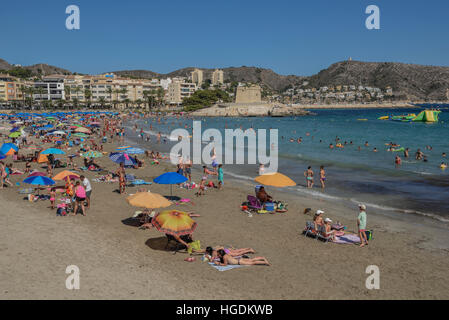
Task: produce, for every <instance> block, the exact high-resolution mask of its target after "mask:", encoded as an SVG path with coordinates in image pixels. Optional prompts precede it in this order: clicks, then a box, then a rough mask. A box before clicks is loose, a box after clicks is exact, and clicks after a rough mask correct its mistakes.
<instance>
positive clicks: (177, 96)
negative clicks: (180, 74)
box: [167, 79, 198, 104]
mask: <svg viewBox="0 0 449 320" xmlns="http://www.w3.org/2000/svg"><path fill="white" fill-rule="evenodd" d="M197 88H198V87H197V85H196V84H195V83H190V82H185V81H184V80H178V79H173V81H172V83H170V84H169V86H168V96H167V100H168V103H170V104H181V103H182V100H184V99H185V98H188V97H190V96H191V95H192V94H193V93H194V92H195V91H196V90H197Z"/></svg>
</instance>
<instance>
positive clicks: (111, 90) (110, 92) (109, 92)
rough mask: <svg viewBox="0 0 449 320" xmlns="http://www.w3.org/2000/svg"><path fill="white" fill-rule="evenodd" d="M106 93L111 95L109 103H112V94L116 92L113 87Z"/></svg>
mask: <svg viewBox="0 0 449 320" xmlns="http://www.w3.org/2000/svg"><path fill="white" fill-rule="evenodd" d="M106 92H107V93H108V94H109V102H111V101H112V93H113V92H114V90H113V89H112V88H111V87H109V88H108V89H107V90H106Z"/></svg>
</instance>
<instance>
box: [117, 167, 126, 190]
mask: <svg viewBox="0 0 449 320" xmlns="http://www.w3.org/2000/svg"><path fill="white" fill-rule="evenodd" d="M116 174H117V175H118V181H119V192H120V194H122V193H125V189H126V178H125V177H126V176H125V164H124V163H123V162H120V167H119V168H118V169H117V172H116Z"/></svg>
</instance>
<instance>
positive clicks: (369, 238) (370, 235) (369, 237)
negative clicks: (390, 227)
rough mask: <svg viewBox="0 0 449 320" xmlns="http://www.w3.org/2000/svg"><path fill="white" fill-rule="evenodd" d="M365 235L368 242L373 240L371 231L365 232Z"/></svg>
mask: <svg viewBox="0 0 449 320" xmlns="http://www.w3.org/2000/svg"><path fill="white" fill-rule="evenodd" d="M365 235H366V239H367V240H368V241H371V240H372V239H373V230H366V231H365Z"/></svg>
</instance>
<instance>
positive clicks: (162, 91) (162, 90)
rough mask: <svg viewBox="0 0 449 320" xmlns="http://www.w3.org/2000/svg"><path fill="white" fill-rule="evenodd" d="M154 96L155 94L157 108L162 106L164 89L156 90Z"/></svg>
mask: <svg viewBox="0 0 449 320" xmlns="http://www.w3.org/2000/svg"><path fill="white" fill-rule="evenodd" d="M156 94H157V98H158V103H159V106H162V104H163V102H164V97H165V91H164V89H163V88H159V89H157V93H156Z"/></svg>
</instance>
